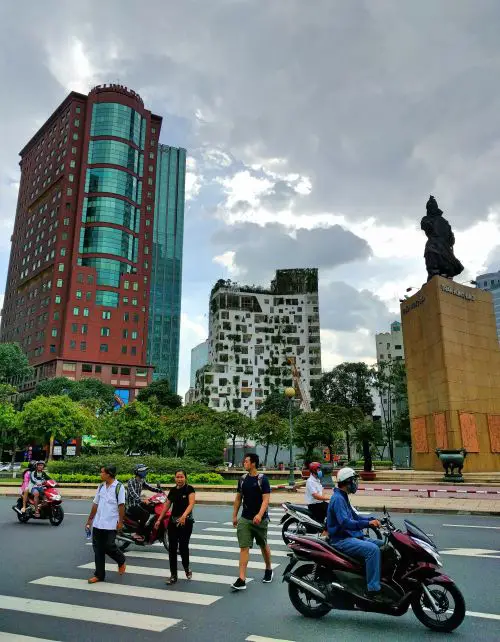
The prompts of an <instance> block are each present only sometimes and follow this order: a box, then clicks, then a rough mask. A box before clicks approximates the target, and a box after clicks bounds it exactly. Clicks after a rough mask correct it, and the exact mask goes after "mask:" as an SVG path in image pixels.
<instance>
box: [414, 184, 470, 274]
mask: <svg viewBox="0 0 500 642" xmlns="http://www.w3.org/2000/svg"><path fill="white" fill-rule="evenodd" d="M426 209H427V214H426V215H425V216H424V218H423V219H422V221H421V222H420V227H421V229H423V230H424V232H425V234H426V236H427V243H426V244H425V252H424V257H425V265H426V267H427V274H428V277H427V281H430V280H431V279H432V277H433V276H436V274H438V275H440V276H444V277H446V278H447V279H452V278H453V277H454V276H457V275H458V274H460V273H461V272H463V269H464V266H463V265H462V264H461V263H460V261H459V260H458V259H457V257H456V256H455V255H454V253H453V246H454V245H455V236H454V234H453V232H452V229H451V225H450V224H449V223H448V221H447V220H446V219H445V218H444V216H443V212H442V210H440V209H439V206H438V204H437V202H436V199H435V198H434V196H430V197H429V200H428V201H427V205H426Z"/></svg>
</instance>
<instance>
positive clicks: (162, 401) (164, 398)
mask: <svg viewBox="0 0 500 642" xmlns="http://www.w3.org/2000/svg"><path fill="white" fill-rule="evenodd" d="M137 401H142V402H144V403H149V404H151V405H152V406H153V407H155V408H159V409H161V410H164V409H165V408H179V407H180V406H182V399H181V398H180V397H179V395H176V394H174V393H173V392H172V390H171V388H170V384H169V382H168V380H167V379H158V381H153V382H151V383H150V384H149V386H147V387H146V388H143V389H142V390H140V391H139V394H138V395H137Z"/></svg>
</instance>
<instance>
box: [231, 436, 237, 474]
mask: <svg viewBox="0 0 500 642" xmlns="http://www.w3.org/2000/svg"><path fill="white" fill-rule="evenodd" d="M232 439H233V453H232V456H231V463H232V465H233V468H234V462H235V461H236V435H233V437H232Z"/></svg>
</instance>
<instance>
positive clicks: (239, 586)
mask: <svg viewBox="0 0 500 642" xmlns="http://www.w3.org/2000/svg"><path fill="white" fill-rule="evenodd" d="M231 588H232V589H233V590H234V591H245V590H246V588H247V583H246V582H245V580H242V579H241V578H240V577H239V578H238V579H237V580H236V582H233V583H232V584H231Z"/></svg>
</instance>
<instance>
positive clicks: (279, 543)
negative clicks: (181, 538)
mask: <svg viewBox="0 0 500 642" xmlns="http://www.w3.org/2000/svg"><path fill="white" fill-rule="evenodd" d="M227 532H228V533H229V532H230V531H227ZM191 539H203V540H215V541H217V542H237V541H238V539H237V537H236V532H235V533H234V535H233V536H232V537H228V536H227V535H198V533H193V535H191ZM267 543H268V544H269V546H286V544H285V542H284V541H283V540H282V539H268V540H267ZM155 546H156V544H155ZM158 546H163V544H162V543H161V542H158Z"/></svg>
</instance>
